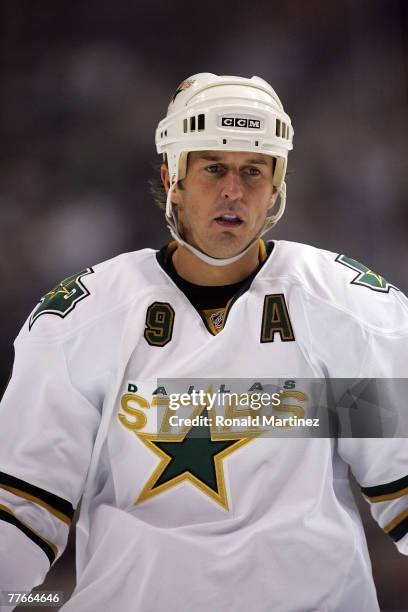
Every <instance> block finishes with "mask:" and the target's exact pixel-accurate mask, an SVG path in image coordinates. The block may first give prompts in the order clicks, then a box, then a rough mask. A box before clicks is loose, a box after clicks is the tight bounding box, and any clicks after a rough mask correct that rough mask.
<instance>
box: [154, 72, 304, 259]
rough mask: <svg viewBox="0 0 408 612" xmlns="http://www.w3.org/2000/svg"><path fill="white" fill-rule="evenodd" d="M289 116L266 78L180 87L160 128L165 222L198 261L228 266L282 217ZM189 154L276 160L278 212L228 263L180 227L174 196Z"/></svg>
mask: <svg viewBox="0 0 408 612" xmlns="http://www.w3.org/2000/svg"><path fill="white" fill-rule="evenodd" d="M292 141H293V128H292V125H291V121H290V118H289V116H288V115H287V114H286V113H285V112H284V110H283V106H282V103H281V101H280V100H279V98H278V96H277V94H276V92H275V91H274V90H273V89H272V87H271V86H270V85H269V83H267V82H266V81H264V80H263V79H261V78H259V77H257V76H253V77H252V78H250V79H247V78H244V77H236V76H217V75H215V74H211V73H208V72H203V73H200V74H195V75H193V76H191V77H189V78H188V79H186V80H185V81H183V82H182V83H181V84H180V85H179V86H178V88H177V89H176V92H175V94H174V95H173V97H172V99H171V102H170V104H169V107H168V111H167V115H166V117H165V118H164V119H163V120H162V121H160V123H159V125H158V127H157V130H156V147H157V152H158V153H161V154H163V156H164V159H165V160H166V161H167V164H168V168H169V174H170V189H169V191H168V194H167V203H166V220H167V224H168V227H169V229H170V232H171V234H172V236H173V237H174V238H175V239H176V240H177V241H178V242H179V243H181V244H185V245H186V246H187V247H188V248H190V250H192V251H193V252H194V253H195V254H196V255H197V256H198V257H200V259H202V260H204V261H206V262H207V263H210V264H212V265H226V264H228V263H232V262H233V261H236V260H237V259H239V258H240V257H242V256H243V255H244V254H245V253H246V252H247V250H248V249H249V248H251V246H252V245H253V244H254V242H255V241H256V240H258V239H259V237H260V236H261V235H263V234H264V233H265V232H266V231H268V230H269V229H270V228H271V227H273V226H274V225H276V223H277V222H278V221H279V219H280V218H281V216H282V214H283V212H284V209H285V201H286V185H285V174H286V167H287V158H288V152H289V151H290V150H291V149H292V148H293V145H292ZM191 151H245V152H246V151H248V152H255V153H263V154H264V155H270V156H272V157H274V158H275V160H276V161H275V168H274V174H273V185H274V186H275V187H276V188H277V189H278V191H279V195H280V198H279V203H278V209H277V211H276V212H275V213H274V214H273V215H270V216H268V217H267V218H266V220H265V224H264V227H263V228H262V230H261V232H260V233H259V234H258V235H257V236H256V237H255V239H254V240H253V241H252V242H251V244H250V245H249V246H248V247H247V248H246V249H245V250H244V251H243V252H241V253H239V254H238V255H236V256H235V257H232V258H229V259H216V258H213V257H209V256H208V255H206V254H205V253H202V252H201V251H199V250H198V249H196V248H195V247H192V246H191V245H189V244H187V243H185V242H184V240H183V239H182V237H181V236H180V234H179V231H178V228H177V216H176V213H175V211H174V207H173V205H172V202H171V194H172V191H173V188H174V186H175V185H176V183H177V181H179V180H181V179H183V178H184V177H185V175H186V170H187V156H188V153H190V152H191Z"/></svg>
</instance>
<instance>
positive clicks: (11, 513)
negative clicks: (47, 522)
mask: <svg viewBox="0 0 408 612" xmlns="http://www.w3.org/2000/svg"><path fill="white" fill-rule="evenodd" d="M0 510H3V512H6V513H7V514H9V515H10V516H12V517H14V518H15V519H16V520H17V521H18V522H19V523H21V525H22V526H23V527H24V528H25V529H27V530H28V531H31V533H32V534H34V535H35V537H36V538H38V539H39V540H42V541H43V542H44V543H45V544H46V545H47V546H49V547H50V548H51V550H52V552H53V553H54V555H55V556H57V555H58V547H57V546H56V545H55V544H54V543H53V542H50V540H47V539H46V538H44V536H42V535H41V534H39V533H38V531H36V530H35V529H33V528H32V527H30V525H27V523H25V522H24V521H22V520H21V519H20V518H18V516H17V515H16V514H15V513H14V512H13V511H12V510H10V508H9V507H8V506H4V505H3V504H0Z"/></svg>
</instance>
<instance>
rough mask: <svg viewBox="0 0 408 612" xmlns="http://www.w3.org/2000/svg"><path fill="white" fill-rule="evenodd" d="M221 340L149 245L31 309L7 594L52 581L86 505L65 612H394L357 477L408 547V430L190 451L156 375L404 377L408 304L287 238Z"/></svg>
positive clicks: (199, 444)
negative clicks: (374, 565)
mask: <svg viewBox="0 0 408 612" xmlns="http://www.w3.org/2000/svg"><path fill="white" fill-rule="evenodd" d="M213 332H214V330H211V328H210V327H208V325H206V324H205V322H204V320H203V318H202V316H200V314H199V313H198V312H197V310H196V309H195V308H194V307H193V306H192V305H191V303H190V302H189V300H188V299H187V297H186V296H185V295H184V293H183V292H182V291H181V290H180V289H179V288H178V287H177V286H176V284H175V283H174V282H173V280H172V279H171V278H170V277H169V275H168V274H167V273H166V271H165V270H164V269H163V267H162V266H161V265H160V262H159V260H158V257H157V253H156V251H154V250H151V249H144V250H142V251H137V252H134V253H128V254H124V255H121V256H119V257H116V258H114V259H112V260H110V261H107V262H104V263H102V264H99V265H97V266H95V267H94V268H93V269H92V268H89V269H87V270H85V271H83V272H81V273H80V274H78V275H76V276H74V277H71V278H70V279H67V280H66V281H64V282H63V283H61V284H60V285H59V286H58V287H57V288H56V289H55V290H53V291H52V292H50V293H49V294H47V296H45V298H44V299H43V301H42V302H41V303H40V304H39V305H38V306H37V307H36V308H35V309H34V311H33V313H32V314H31V316H30V317H29V319H28V321H27V323H26V324H25V326H24V327H23V329H22V330H21V332H20V334H19V336H18V337H17V339H16V342H15V352H16V356H15V364H14V369H13V374H12V378H11V380H10V383H9V385H8V387H7V389H6V392H5V395H4V397H3V400H2V403H1V405H0V590H1V589H9V590H23V589H26V590H30V589H31V588H32V587H33V586H34V585H39V584H41V582H42V581H43V580H44V577H45V575H46V573H47V571H48V570H49V567H50V564H52V563H53V562H54V561H55V560H56V559H57V558H58V557H59V556H60V555H61V554H62V552H63V550H64V547H65V545H66V541H67V536H68V530H69V525H70V523H71V520H72V517H73V513H74V509H75V508H76V507H77V505H78V503H79V500H80V499H81V497H82V503H81V513H80V518H79V521H78V525H77V586H76V589H75V591H74V593H73V596H72V598H71V599H70V600H69V601H68V602H67V603H66V604H65V605H64V606H63V610H64V612H95V611H96V610H105V611H106V612H114V611H116V610H120V611H121V612H134V611H135V610H137V611H138V612H162V611H163V610H168V611H169V612H191V610H194V611H195V612H208V610H211V611H212V612H226V611H227V610H231V611H232V612H247V611H248V610H251V611H252V612H271V611H272V610H273V612H317V611H318V612H334V611H336V612H375V611H376V610H378V609H379V608H378V603H377V598H376V593H375V587H374V584H373V579H372V575H371V566H370V560H369V557H368V552H367V547H366V542H365V537H364V533H363V529H362V525H361V521H360V517H359V515H358V512H357V510H356V507H355V504H354V501H353V498H352V495H351V491H350V486H349V481H348V466H351V469H352V471H353V473H354V475H355V477H356V479H357V480H358V482H359V484H360V485H361V487H362V489H363V493H364V495H365V496H366V497H367V499H368V500H369V501H370V503H371V509H372V513H373V515H374V517H375V518H376V520H377V521H378V523H379V525H380V526H381V527H382V528H383V529H384V530H385V531H386V532H387V533H389V534H390V535H391V536H392V537H393V538H394V540H395V542H396V545H397V546H398V548H399V550H400V551H401V552H402V553H403V554H408V510H407V508H408V444H407V440H406V438H394V439H392V438H389V439H379V438H366V439H363V438H339V439H335V438H333V439H331V438H318V437H290V436H288V435H282V436H281V437H279V436H278V437H266V436H263V435H262V434H261V433H260V432H257V431H254V430H253V429H252V430H251V431H248V432H247V433H246V434H245V433H244V434H242V432H241V433H240V434H237V433H236V432H235V433H234V431H233V430H232V429H228V427H227V428H226V429H225V428H224V429H223V430H222V431H218V435H217V432H216V431H210V430H209V435H208V438H207V439H204V438H200V439H195V441H194V442H193V441H192V438H191V437H190V435H189V434H190V433H191V431H192V429H193V426H192V427H191V428H189V427H188V426H187V427H184V428H181V429H179V430H178V431H177V432H176V434H175V433H174V431H172V430H171V426H170V424H169V420H168V416H169V412H168V403H167V404H166V390H165V389H158V387H159V386H160V385H159V383H158V379H166V378H167V379H175V378H177V379H180V378H183V379H186V380H193V379H208V380H211V379H217V380H219V379H225V381H226V382H227V383H228V380H229V379H239V378H242V379H251V380H253V381H259V380H260V379H262V378H275V379H282V380H296V379H297V378H319V377H320V378H328V377H333V378H353V379H354V378H360V377H378V378H395V379H397V378H400V379H401V378H407V374H408V370H407V362H408V359H407V357H408V300H407V299H406V297H404V295H403V294H402V293H401V292H400V291H398V289H396V288H394V287H392V286H391V285H389V284H388V283H387V282H386V281H385V280H384V279H383V278H382V277H380V276H379V275H376V274H375V273H373V272H372V271H371V270H369V269H367V268H366V267H365V266H362V265H361V264H359V263H358V262H356V261H354V260H352V259H350V258H348V257H345V256H336V254H334V253H330V252H328V251H322V250H318V249H315V248H312V247H309V246H305V245H301V244H296V243H290V242H285V241H275V242H274V248H273V250H272V253H271V254H270V256H269V258H268V259H267V261H266V263H265V264H264V265H263V267H262V268H261V269H260V270H259V271H258V273H257V274H256V276H255V278H254V279H253V280H252V282H251V284H250V286H249V287H247V288H246V290H244V291H241V292H240V295H239V296H236V298H235V299H234V300H232V301H231V302H230V304H229V305H228V307H227V313H226V315H225V317H224V325H223V328H222V330H221V331H219V333H213ZM297 399H298V400H299V396H298V397H297ZM297 403H299V402H297ZM163 406H164V408H163ZM186 410H187V411H188V406H187V408H186ZM302 410H303V413H305V412H306V413H307V408H302ZM287 411H288V413H293V412H294V411H295V410H294V409H293V408H290V407H288V408H287ZM191 412H192V411H191V410H190V413H191ZM158 415H161V416H160V418H161V419H162V420H161V422H160V423H158ZM166 415H167V416H166ZM163 419H164V420H163ZM166 419H167V420H166ZM158 427H159V428H160V431H158Z"/></svg>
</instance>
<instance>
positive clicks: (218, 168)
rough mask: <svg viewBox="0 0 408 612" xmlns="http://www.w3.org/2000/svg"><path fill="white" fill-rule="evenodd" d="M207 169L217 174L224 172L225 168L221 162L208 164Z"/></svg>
mask: <svg viewBox="0 0 408 612" xmlns="http://www.w3.org/2000/svg"><path fill="white" fill-rule="evenodd" d="M205 170H206V171H207V172H209V173H210V174H217V173H220V172H222V171H223V170H224V168H223V167H222V166H220V164H211V166H206V167H205Z"/></svg>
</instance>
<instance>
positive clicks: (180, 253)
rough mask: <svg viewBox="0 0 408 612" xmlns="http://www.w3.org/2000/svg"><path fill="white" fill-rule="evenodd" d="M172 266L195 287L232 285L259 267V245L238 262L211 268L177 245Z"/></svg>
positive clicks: (254, 246)
mask: <svg viewBox="0 0 408 612" xmlns="http://www.w3.org/2000/svg"><path fill="white" fill-rule="evenodd" d="M173 265H174V267H175V269H176V272H177V274H178V275H179V276H181V278H184V280H186V281H188V282H189V283H194V284H195V285H203V286H209V285H212V286H214V285H232V284H233V283H239V281H241V280H244V278H246V277H247V276H249V275H250V274H251V273H252V272H253V271H254V270H256V268H257V267H258V265H259V243H258V242H256V243H255V244H254V245H253V247H252V248H251V249H249V251H248V253H245V255H243V256H242V257H241V259H239V260H238V261H236V262H234V263H232V264H229V265H226V266H212V265H210V264H207V263H205V262H204V261H202V260H201V259H199V258H198V257H196V256H195V255H194V253H192V252H191V251H189V249H187V248H186V247H185V246H183V245H181V244H179V245H178V246H177V250H176V251H175V252H174V254H173Z"/></svg>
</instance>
